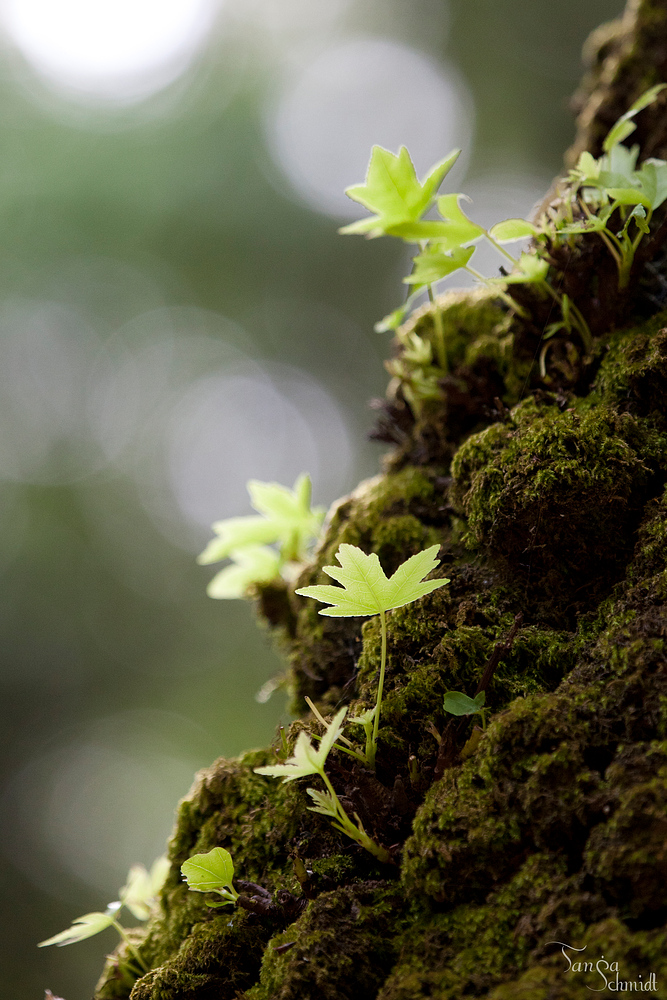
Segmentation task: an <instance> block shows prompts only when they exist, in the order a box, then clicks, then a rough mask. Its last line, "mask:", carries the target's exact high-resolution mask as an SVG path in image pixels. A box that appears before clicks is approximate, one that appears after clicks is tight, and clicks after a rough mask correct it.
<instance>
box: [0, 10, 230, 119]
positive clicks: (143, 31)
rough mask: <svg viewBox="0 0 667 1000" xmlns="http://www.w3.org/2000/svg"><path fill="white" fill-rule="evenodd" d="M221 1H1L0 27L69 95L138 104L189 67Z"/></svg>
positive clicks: (48, 78)
mask: <svg viewBox="0 0 667 1000" xmlns="http://www.w3.org/2000/svg"><path fill="white" fill-rule="evenodd" d="M219 3H220V0H93V2H91V0H58V2H57V3H54V2H53V0H1V2H0V24H1V25H2V27H3V28H4V32H5V34H6V35H7V36H8V38H9V40H10V41H11V42H12V43H13V45H14V46H15V47H16V48H17V49H18V50H19V52H20V53H21V54H22V55H23V57H24V58H25V59H26V60H27V62H28V63H29V64H30V66H31V67H32V68H33V69H34V70H36V71H37V73H39V74H40V76H42V77H43V78H45V79H46V80H47V81H48V82H49V83H50V84H51V85H52V86H54V87H55V88H56V89H60V90H63V91H66V92H68V93H69V94H70V96H78V97H80V98H84V99H85V98H86V97H88V98H92V99H97V100H103V101H107V102H111V103H128V102H133V101H136V100H140V99H142V98H144V97H147V96H149V95H150V94H152V93H155V92H156V91H158V90H160V89H162V88H163V87H165V86H166V85H167V84H169V83H171V82H172V81H173V80H174V79H176V78H177V77H178V76H180V74H181V73H182V72H183V71H184V70H185V69H186V68H187V66H188V65H189V63H190V61H191V60H192V58H193V56H194V55H195V53H196V52H197V51H198V50H199V49H200V47H201V45H202V44H203V42H204V41H205V39H206V37H207V35H208V33H209V30H210V28H211V25H212V22H213V18H214V16H215V13H216V11H217V9H218V7H219Z"/></svg>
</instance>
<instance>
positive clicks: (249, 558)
mask: <svg viewBox="0 0 667 1000" xmlns="http://www.w3.org/2000/svg"><path fill="white" fill-rule="evenodd" d="M248 492H249V494H250V501H251V503H252V506H253V507H254V508H255V510H256V511H257V512H258V513H257V514H256V515H250V516H249V517H229V518H227V519H226V520H224V521H216V523H215V524H214V525H213V530H214V531H215V533H216V535H217V536H218V537H217V538H214V539H213V540H212V541H210V542H209V543H208V545H207V546H206V548H205V549H204V551H203V552H202V553H201V555H200V556H199V557H198V559H197V562H199V563H200V564H202V565H208V564H209V563H215V562H220V561H221V560H222V559H230V560H231V565H230V566H226V567H225V568H224V569H222V570H221V571H220V572H219V573H218V574H217V575H216V576H214V577H213V579H212V580H211V582H210V583H209V585H208V587H207V589H206V592H207V594H208V595H209V597H215V598H219V599H224V598H236V597H245V596H246V594H247V592H248V589H249V587H251V586H252V585H253V584H258V583H269V582H270V581H271V580H274V579H275V578H276V577H277V576H280V574H281V573H288V574H289V568H290V567H293V565H294V564H295V563H300V562H302V561H303V560H304V559H305V558H306V556H307V555H308V553H309V546H310V544H311V542H312V541H313V539H314V538H315V537H316V536H317V534H318V532H319V530H320V526H321V524H322V520H323V518H324V508H322V507H311V493H312V487H311V482H310V476H308V475H307V474H306V473H303V474H302V475H300V476H299V478H298V479H297V481H296V482H295V484H294V487H293V489H291V490H290V489H288V488H287V487H286V486H281V485H280V484H279V483H261V482H259V481H258V480H256V479H251V480H250V482H249V483H248ZM271 546H275V547H274V548H272V547H271Z"/></svg>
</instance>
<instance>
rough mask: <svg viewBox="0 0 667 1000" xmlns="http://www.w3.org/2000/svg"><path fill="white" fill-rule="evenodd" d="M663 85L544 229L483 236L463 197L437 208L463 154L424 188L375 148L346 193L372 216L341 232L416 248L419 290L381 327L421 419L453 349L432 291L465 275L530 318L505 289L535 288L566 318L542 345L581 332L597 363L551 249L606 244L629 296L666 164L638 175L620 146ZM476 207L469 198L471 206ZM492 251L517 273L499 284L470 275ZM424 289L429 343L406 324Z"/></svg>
mask: <svg viewBox="0 0 667 1000" xmlns="http://www.w3.org/2000/svg"><path fill="white" fill-rule="evenodd" d="M665 86H667V85H666V84H658V85H657V86H655V87H651V88H650V89H649V90H647V91H646V93H644V94H643V95H642V96H641V97H640V98H639V99H638V100H637V101H635V103H634V104H633V105H632V106H631V107H630V108H629V109H628V111H626V112H625V114H623V115H622V116H621V117H620V118H619V119H618V121H617V122H616V124H615V125H614V126H613V128H612V129H611V130H610V132H609V134H608V135H607V138H606V139H605V141H604V153H603V155H602V156H601V157H600V158H599V159H595V158H594V157H593V156H592V155H591V154H590V153H588V152H584V153H582V154H581V156H580V158H579V161H578V163H577V165H576V167H575V168H574V169H573V170H571V171H570V173H569V175H568V178H567V179H566V181H565V183H564V185H563V189H562V190H560V191H559V197H560V204H559V206H558V208H553V207H552V208H550V209H549V210H548V211H547V212H546V213H545V214H544V215H543V216H542V218H541V219H540V220H539V221H538V222H537V223H532V222H528V221H527V220H525V219H506V220H505V221H503V222H498V223H496V225H494V226H492V227H491V229H488V230H487V229H485V228H484V227H483V226H480V225H479V224H478V223H476V222H474V221H473V220H472V219H470V218H468V216H467V215H466V214H465V212H464V211H463V209H462V208H461V201H462V200H463V199H466V196H465V195H463V194H446V195H442V196H441V197H439V198H437V199H436V193H437V189H438V187H439V186H440V184H441V182H442V181H443V179H444V178H445V176H446V175H447V173H448V172H449V170H450V169H451V167H452V166H453V165H454V163H455V162H456V159H457V158H458V155H459V152H460V150H454V151H453V152H452V153H450V154H449V156H448V157H446V158H445V159H444V160H442V161H441V162H440V163H438V164H436V165H435V167H433V168H432V170H431V171H430V172H429V174H428V175H427V176H426V178H425V179H424V180H423V181H419V179H418V178H417V174H416V171H415V168H414V165H413V163H412V160H411V158H410V154H409V153H408V151H407V149H406V148H405V147H404V146H402V147H401V149H400V150H399V152H398V154H394V153H391V152H389V151H388V150H386V149H383V148H382V147H380V146H374V147H373V149H372V152H371V159H370V164H369V167H368V172H367V176H366V181H365V183H364V184H362V185H354V186H353V187H350V188H347V190H346V194H347V195H348V196H349V197H350V198H352V199H353V200H354V201H357V202H359V203H360V204H361V205H363V206H364V207H365V208H368V209H370V211H371V212H374V213H375V214H374V215H373V216H372V217H371V218H369V219H361V220H360V221H358V222H354V223H352V224H351V225H348V226H344V227H343V228H342V229H341V230H340V232H341V233H345V234H355V233H356V234H362V235H365V236H367V237H369V238H374V237H377V236H394V237H397V238H399V239H402V240H404V241H405V242H406V243H412V244H416V245H417V247H418V253H417V254H416V255H415V257H414V259H413V266H412V272H411V274H409V275H408V276H407V277H406V278H404V279H403V280H404V282H405V283H406V284H407V285H408V286H410V288H411V289H412V291H411V294H410V295H409V296H408V298H407V300H406V302H405V303H404V305H403V306H401V307H399V308H398V309H395V310H394V311H393V312H392V313H390V315H389V316H386V317H385V318H384V319H383V320H382V321H381V322H380V323H378V324H376V329H377V330H378V331H379V332H383V331H388V330H395V331H396V333H397V336H398V339H399V341H400V342H401V346H402V348H403V351H402V353H401V355H400V357H399V358H395V359H392V360H391V361H390V362H388V363H387V367H388V369H389V371H390V372H391V374H392V375H394V376H395V377H397V378H398V379H399V380H400V382H401V386H402V388H403V391H404V394H405V396H406V399H407V400H408V402H409V403H410V406H411V407H412V409H413V411H414V412H415V415H418V414H419V411H420V409H421V407H422V405H423V404H424V403H425V402H426V401H428V400H429V399H434V398H438V396H439V395H440V389H439V380H440V379H441V378H442V375H443V374H446V373H447V371H448V358H447V345H446V344H445V334H444V327H443V322H442V315H441V313H440V309H439V307H438V306H437V302H436V299H435V294H434V290H435V287H436V285H437V284H438V282H440V281H441V280H443V279H444V278H447V277H449V276H450V275H452V274H455V273H456V272H458V271H466V272H467V273H468V274H471V275H472V276H473V277H474V278H476V279H477V280H478V281H481V282H483V283H485V284H486V285H488V286H491V287H494V288H495V289H496V291H497V294H498V295H499V296H500V297H501V298H504V299H505V300H506V301H507V302H508V304H509V305H510V306H511V308H512V309H513V310H514V311H515V312H517V313H519V314H521V315H524V316H526V314H525V313H524V311H523V309H522V308H521V307H520V306H519V305H518V303H517V302H515V301H514V300H513V299H511V298H510V297H509V296H508V294H507V292H506V286H507V285H512V284H531V285H533V286H534V287H535V288H536V289H537V290H539V291H540V292H541V293H542V294H544V295H548V296H550V297H551V298H552V299H553V300H554V301H555V302H556V303H557V305H558V307H559V310H560V319H558V320H557V321H556V322H554V323H550V324H549V325H548V326H547V328H546V330H545V331H544V334H543V336H544V338H545V341H548V340H549V339H550V338H552V337H553V336H555V335H556V334H557V333H559V332H560V331H561V330H564V331H565V332H567V333H572V332H573V331H576V332H577V333H578V334H579V336H580V338H581V341H582V344H583V347H584V351H585V352H586V353H587V354H590V352H591V349H592V346H593V340H592V336H591V332H590V329H589V327H588V323H587V322H586V319H585V317H584V316H583V315H582V313H581V312H580V310H579V309H578V307H577V305H576V303H575V302H573V301H572V299H571V298H570V297H569V296H568V295H567V294H565V293H563V292H562V291H561V290H560V288H557V287H554V284H553V283H552V280H551V279H550V266H551V260H550V258H549V256H548V250H549V248H550V247H553V248H555V247H558V246H559V244H560V243H561V242H562V241H563V240H564V239H565V240H571V239H572V238H573V237H575V236H577V235H579V234H584V233H597V234H598V235H599V236H600V238H601V239H602V240H603V241H604V243H605V245H606V246H607V248H608V249H609V252H610V253H611V255H612V256H613V258H614V261H615V262H616V266H617V268H618V287H619V289H620V290H622V289H624V288H626V287H627V285H628V283H629V280H630V272H631V269H632V265H633V262H634V260H635V255H636V251H637V249H638V247H639V244H640V243H641V241H642V239H643V238H644V236H646V235H647V234H648V233H649V226H650V222H651V217H652V215H653V213H654V211H655V209H657V208H658V207H659V206H660V205H662V204H663V202H664V201H665V199H666V198H667V162H666V161H664V160H658V159H653V158H652V159H647V160H645V161H644V163H642V165H641V168H640V169H639V170H637V169H636V164H637V157H638V154H639V147H638V146H633V147H632V148H631V149H628V148H626V147H625V146H623V145H621V143H622V142H623V140H624V139H626V138H627V137H628V136H629V135H630V134H631V133H632V132H633V131H634V129H635V125H634V123H633V121H632V119H633V118H634V117H635V116H636V115H637V114H638V113H639V112H640V111H642V110H643V109H644V108H646V107H648V105H649V104H651V103H652V102H653V101H655V100H656V98H657V97H658V95H659V94H660V93H661V92H662V91H663V90H664V89H665ZM466 200H469V199H466ZM434 203H436V204H437V209H438V212H439V215H440V218H439V219H425V218H424V216H425V214H426V213H427V212H428V211H429V209H430V208H431V207H432V206H433V204H434ZM481 239H485V240H486V241H487V242H489V243H490V244H491V245H492V246H493V247H494V248H495V249H496V250H497V251H499V253H501V254H503V255H504V257H505V258H506V260H507V261H509V262H510V264H511V266H512V270H511V273H510V274H505V275H504V276H503V277H502V278H486V277H484V275H482V274H480V273H479V272H478V271H477V270H475V269H474V268H473V267H472V266H471V263H470V262H471V258H472V257H473V255H474V252H475V244H476V243H478V242H479V241H480V240H481ZM525 239H532V240H533V248H532V250H531V251H530V252H528V253H526V252H524V253H521V254H520V256H519V258H518V259H517V258H515V257H513V256H512V255H511V254H510V253H509V252H508V251H507V250H506V249H505V246H504V244H507V243H513V242H516V241H519V240H525ZM424 288H425V289H426V290H427V293H428V297H429V299H430V301H431V302H432V303H433V304H434V308H433V311H432V316H433V335H432V339H431V340H429V339H428V338H424V337H422V336H420V335H419V334H417V333H415V332H414V331H409V332H408V331H404V330H402V329H401V324H402V323H403V321H404V319H405V318H406V316H407V314H408V312H409V310H410V307H411V304H412V302H413V301H414V299H415V297H416V295H417V294H418V293H419V292H420V291H421V290H422V289H424ZM550 346H551V345H550V344H548V343H545V345H544V347H543V349H542V353H541V355H540V359H539V361H540V370H541V374H542V376H543V377H545V376H546V354H547V351H548V350H549V347H550Z"/></svg>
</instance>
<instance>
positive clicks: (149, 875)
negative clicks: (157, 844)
mask: <svg viewBox="0 0 667 1000" xmlns="http://www.w3.org/2000/svg"><path fill="white" fill-rule="evenodd" d="M169 868H170V863H169V859H168V858H167V857H166V856H164V855H163V856H162V857H161V858H158V859H157V860H156V861H154V862H153V865H152V867H151V870H150V872H148V871H146V869H145V868H144V866H143V865H132V867H131V868H130V871H129V873H128V876H127V882H126V884H125V885H124V886H123V888H122V889H121V890H120V899H121V903H122V904H123V906H126V907H127V908H128V910H129V911H130V913H131V914H132V915H133V916H135V917H136V918H137V920H148V918H149V917H150V915H151V911H152V909H153V907H154V906H155V897H156V896H157V894H158V892H159V891H160V889H161V888H162V886H163V885H164V880H165V879H166V877H167V874H168V872H169Z"/></svg>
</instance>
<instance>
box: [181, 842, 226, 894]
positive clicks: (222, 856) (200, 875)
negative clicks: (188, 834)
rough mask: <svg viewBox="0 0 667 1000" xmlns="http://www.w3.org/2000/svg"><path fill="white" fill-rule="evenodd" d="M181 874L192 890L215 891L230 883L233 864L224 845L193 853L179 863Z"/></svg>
mask: <svg viewBox="0 0 667 1000" xmlns="http://www.w3.org/2000/svg"><path fill="white" fill-rule="evenodd" d="M181 874H182V875H183V878H184V879H185V881H186V882H187V883H188V887H189V888H190V889H192V890H193V891H194V892H215V891H219V890H220V889H223V888H225V887H226V886H231V885H232V880H233V878H234V864H233V862H232V856H231V854H230V853H229V851H226V850H225V849H224V847H214V848H213V850H212V851H209V852H208V854H194V855H193V856H192V857H191V858H188V860H187V861H184V862H183V864H182V865H181Z"/></svg>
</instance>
